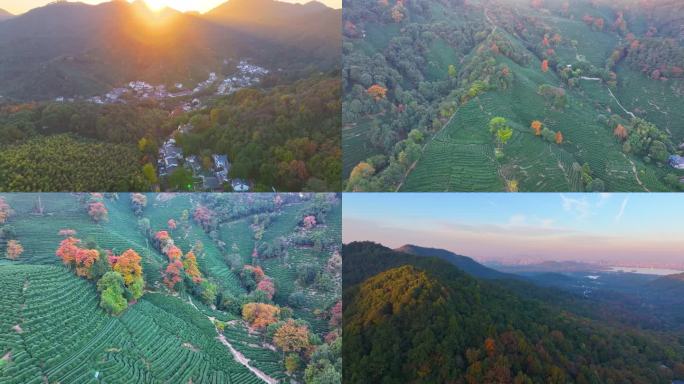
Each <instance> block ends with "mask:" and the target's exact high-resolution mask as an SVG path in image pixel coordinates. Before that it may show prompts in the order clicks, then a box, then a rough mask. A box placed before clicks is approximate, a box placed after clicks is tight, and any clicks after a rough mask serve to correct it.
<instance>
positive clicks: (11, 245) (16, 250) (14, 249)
mask: <svg viewBox="0 0 684 384" xmlns="http://www.w3.org/2000/svg"><path fill="white" fill-rule="evenodd" d="M22 253H24V247H22V246H21V243H19V242H18V241H17V240H10V241H8V242H7V258H8V259H10V260H17V259H18V258H19V256H21V254H22Z"/></svg>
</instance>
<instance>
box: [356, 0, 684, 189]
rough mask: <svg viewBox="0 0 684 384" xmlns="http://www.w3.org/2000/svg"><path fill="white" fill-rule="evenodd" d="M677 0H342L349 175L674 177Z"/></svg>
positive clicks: (471, 180)
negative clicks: (343, 6) (447, 0)
mask: <svg viewBox="0 0 684 384" xmlns="http://www.w3.org/2000/svg"><path fill="white" fill-rule="evenodd" d="M682 15H684V9H683V8H682V6H681V4H680V3H679V2H677V1H653V2H650V1H646V2H636V1H634V2H632V1H616V2H608V1H598V0H592V1H589V0H587V1H584V0H579V1H563V0H533V1H525V0H520V1H497V0H468V1H449V2H444V1H438V0H423V1H413V0H407V1H394V0H389V1H373V0H349V1H346V2H345V9H344V14H343V34H344V45H343V50H344V55H343V57H344V58H343V61H344V62H343V86H344V91H345V99H344V105H343V111H344V114H343V147H344V151H345V158H344V174H345V178H346V179H347V186H346V188H347V189H348V190H356V191H365V190H368V191H372V190H391V191H396V190H401V191H447V190H452V191H604V190H605V191H671V190H680V189H681V188H682V187H683V186H684V184H683V183H682V180H680V179H684V172H683V171H682V170H681V169H676V168H674V167H673V166H672V165H670V164H669V163H670V161H671V160H670V156H672V155H681V154H682V145H681V144H684V130H682V129H681V126H682V124H681V123H682V122H684V115H682V111H681V109H680V108H677V105H678V104H677V100H678V99H679V97H680V96H681V94H682V92H683V90H684V88H683V87H684V79H683V78H682V76H683V73H684V70H683V69H682V64H681V63H682V60H681V58H682V55H683V54H684V48H683V47H682V39H683V38H682V34H681V28H678V27H677V25H678V24H677V21H676V20H681V17H682ZM680 24H681V23H679V25H680Z"/></svg>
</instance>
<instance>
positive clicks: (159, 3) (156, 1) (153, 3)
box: [145, 0, 167, 12]
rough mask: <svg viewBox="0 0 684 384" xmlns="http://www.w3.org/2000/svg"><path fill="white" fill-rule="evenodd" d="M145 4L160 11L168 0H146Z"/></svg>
mask: <svg viewBox="0 0 684 384" xmlns="http://www.w3.org/2000/svg"><path fill="white" fill-rule="evenodd" d="M145 4H147V6H148V7H149V8H150V9H151V10H153V11H155V12H158V11H161V10H162V9H164V7H166V6H167V1H165V0H145Z"/></svg>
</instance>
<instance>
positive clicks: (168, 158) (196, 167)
mask: <svg viewBox="0 0 684 384" xmlns="http://www.w3.org/2000/svg"><path fill="white" fill-rule="evenodd" d="M192 128H193V127H192V125H191V124H184V125H180V126H178V129H177V131H178V133H181V134H186V133H188V132H190V131H191V130H192ZM211 158H212V160H213V166H212V168H211V169H204V167H203V164H202V161H201V159H200V158H199V157H198V156H196V155H191V156H188V157H185V156H184V155H183V150H182V149H181V148H180V147H179V146H178V145H177V144H176V140H175V139H174V138H169V139H168V140H166V141H165V142H164V144H163V145H162V146H161V148H159V159H158V160H157V170H158V173H159V177H160V178H166V177H168V176H169V175H171V174H172V173H173V172H174V171H175V170H177V169H178V168H179V167H185V168H186V169H188V170H190V171H191V172H192V177H193V179H194V180H195V186H196V188H197V189H201V190H203V191H217V190H222V189H223V185H224V184H226V183H229V184H230V185H231V187H232V188H233V190H234V191H236V192H249V190H250V186H249V182H248V181H246V180H242V179H230V178H229V176H228V174H229V172H230V167H231V164H230V161H229V160H228V156H227V155H221V154H213V155H211Z"/></svg>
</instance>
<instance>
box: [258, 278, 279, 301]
mask: <svg viewBox="0 0 684 384" xmlns="http://www.w3.org/2000/svg"><path fill="white" fill-rule="evenodd" d="M256 289H257V291H261V292H264V293H265V294H266V297H268V299H269V300H271V299H273V295H275V285H274V284H273V280H271V279H270V278H269V277H265V278H264V279H262V280H261V281H260V282H259V283H258V284H257V286H256Z"/></svg>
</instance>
